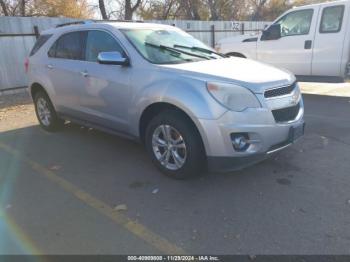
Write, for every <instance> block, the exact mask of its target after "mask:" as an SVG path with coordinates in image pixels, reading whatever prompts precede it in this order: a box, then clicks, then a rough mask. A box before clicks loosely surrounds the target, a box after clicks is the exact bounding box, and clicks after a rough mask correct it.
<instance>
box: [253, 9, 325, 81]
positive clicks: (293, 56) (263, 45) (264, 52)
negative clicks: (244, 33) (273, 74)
mask: <svg viewBox="0 0 350 262" xmlns="http://www.w3.org/2000/svg"><path fill="white" fill-rule="evenodd" d="M317 12H318V7H314V8H305V9H298V10H296V11H291V12H289V13H287V14H285V15H284V16H282V17H281V18H280V19H278V20H277V21H276V22H275V24H280V25H281V38H279V39H276V40H261V38H260V39H259V40H258V43H257V44H258V47H257V60H259V61H262V62H265V63H268V64H271V65H274V66H276V67H279V68H285V69H288V70H289V71H291V72H292V73H294V74H296V75H311V62H312V46H313V40H314V34H315V32H314V28H315V26H316V23H317Z"/></svg>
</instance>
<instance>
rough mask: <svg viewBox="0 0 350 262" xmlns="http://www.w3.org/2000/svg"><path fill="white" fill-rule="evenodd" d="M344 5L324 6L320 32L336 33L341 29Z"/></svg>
mask: <svg viewBox="0 0 350 262" xmlns="http://www.w3.org/2000/svg"><path fill="white" fill-rule="evenodd" d="M343 15H344V6H343V5H337V6H330V7H325V8H324V9H323V11H322V18H321V25H320V33H337V32H339V31H340V30H341V25H342V21H343Z"/></svg>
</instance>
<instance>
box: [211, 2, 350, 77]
mask: <svg viewBox="0 0 350 262" xmlns="http://www.w3.org/2000/svg"><path fill="white" fill-rule="evenodd" d="M349 11H350V1H348V0H347V1H336V2H328V3H322V4H314V5H307V6H302V7H296V8H293V9H291V10H288V11H286V12H285V13H284V14H282V15H281V16H280V17H278V18H277V19H276V20H275V21H274V22H273V23H272V25H270V26H269V27H268V28H267V29H266V30H264V31H263V32H262V33H261V34H258V35H255V36H246V35H245V36H239V37H231V38H226V39H222V40H220V41H219V42H218V43H217V46H216V48H217V50H219V51H220V52H221V53H224V54H227V55H231V56H238V57H244V58H251V59H256V60H259V61H262V62H265V63H269V64H272V65H274V66H276V67H280V68H285V69H288V70H289V71H291V72H293V73H294V74H295V75H298V76H313V77H319V78H324V79H326V80H330V79H334V80H344V78H346V77H347V76H349V75H350V64H349V61H350V60H349V57H350V55H349V54H350V52H349V51H350V21H349V20H350V16H349Z"/></svg>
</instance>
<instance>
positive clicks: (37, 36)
mask: <svg viewBox="0 0 350 262" xmlns="http://www.w3.org/2000/svg"><path fill="white" fill-rule="evenodd" d="M33 29H34V34H35V38H36V39H38V38H39V36H40V33H39V28H38V26H37V25H35V26H33Z"/></svg>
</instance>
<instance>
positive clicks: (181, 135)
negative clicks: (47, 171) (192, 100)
mask: <svg viewBox="0 0 350 262" xmlns="http://www.w3.org/2000/svg"><path fill="white" fill-rule="evenodd" d="M145 143H146V148H147V151H148V153H149V155H150V156H151V158H152V161H153V163H154V164H155V165H156V166H157V167H158V169H160V171H162V172H163V173H164V174H165V175H167V176H169V177H172V178H175V179H185V178H189V177H191V176H194V175H198V174H200V173H201V172H202V171H203V169H204V168H203V167H205V165H203V163H205V160H206V159H205V154H204V150H203V146H202V140H201V137H200V136H199V134H198V132H197V130H196V129H195V127H194V126H193V124H192V123H191V122H190V121H188V120H187V119H186V118H184V117H183V116H182V115H181V114H179V113H177V112H176V111H170V110H168V111H165V112H163V113H161V114H159V115H157V116H156V117H154V118H153V119H152V120H151V121H150V123H149V124H148V126H147V129H146V136H145Z"/></svg>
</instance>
